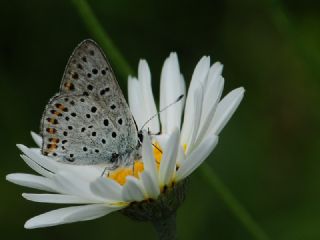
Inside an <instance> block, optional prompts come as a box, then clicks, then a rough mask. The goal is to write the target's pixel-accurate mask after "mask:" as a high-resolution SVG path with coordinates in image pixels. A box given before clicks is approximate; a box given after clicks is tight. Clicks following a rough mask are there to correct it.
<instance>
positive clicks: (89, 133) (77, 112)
mask: <svg viewBox="0 0 320 240" xmlns="http://www.w3.org/2000/svg"><path fill="white" fill-rule="evenodd" d="M41 134H42V137H43V146H42V153H43V154H44V155H47V156H49V157H52V158H54V159H56V160H57V161H62V162H65V163H70V164H77V165H92V164H105V165H107V166H109V168H110V169H112V168H115V167H116V166H120V165H130V164H132V163H133V161H134V160H135V159H138V158H140V157H141V153H140V152H141V141H140V140H139V136H138V135H139V131H138V129H137V127H136V124H135V122H134V119H133V116H132V114H131V112H130V109H129V107H128V104H127V102H126V100H125V98H124V96H123V94H122V91H121V89H120V87H119V85H118V83H117V81H116V79H115V76H114V73H113V71H112V69H111V66H110V64H109V63H108V61H107V59H106V57H105V55H104V54H103V52H102V50H101V49H100V48H99V47H98V46H97V44H96V43H94V42H93V41H92V40H85V41H83V42H82V43H80V44H79V45H78V47H77V48H76V49H75V50H74V52H73V54H72V55H71V57H70V59H69V62H68V64H67V67H66V70H65V73H64V76H63V79H62V82H61V85H60V91H59V93H58V94H57V95H55V96H54V97H53V98H52V99H51V100H50V101H49V103H48V104H47V106H46V108H45V111H44V113H43V117H42V120H41Z"/></svg>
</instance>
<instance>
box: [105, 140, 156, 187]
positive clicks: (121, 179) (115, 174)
mask: <svg viewBox="0 0 320 240" xmlns="http://www.w3.org/2000/svg"><path fill="white" fill-rule="evenodd" d="M153 155H154V158H155V162H156V166H157V169H158V170H159V168H160V162H161V159H162V150H161V147H160V145H159V144H158V143H155V144H154V145H153ZM143 170H144V166H143V162H142V161H141V160H140V159H139V160H135V162H134V164H133V166H132V167H120V168H117V169H116V170H114V171H112V172H110V173H109V175H108V177H109V178H111V179H113V180H115V181H116V182H118V183H119V184H121V185H124V184H125V183H126V181H127V176H134V177H136V178H139V177H140V173H142V172H143Z"/></svg>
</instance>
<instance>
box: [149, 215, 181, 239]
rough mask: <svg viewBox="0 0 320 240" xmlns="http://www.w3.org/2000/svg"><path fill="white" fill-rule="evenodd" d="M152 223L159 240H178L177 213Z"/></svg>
mask: <svg viewBox="0 0 320 240" xmlns="http://www.w3.org/2000/svg"><path fill="white" fill-rule="evenodd" d="M152 223H153V226H154V228H155V230H156V232H157V234H158V239H159V240H176V239H177V226H176V214H175V213H174V214H172V215H171V216H169V217H168V218H166V219H161V220H157V221H153V222H152Z"/></svg>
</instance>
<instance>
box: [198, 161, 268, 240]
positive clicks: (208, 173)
mask: <svg viewBox="0 0 320 240" xmlns="http://www.w3.org/2000/svg"><path fill="white" fill-rule="evenodd" d="M203 165H204V166H202V167H201V168H200V169H201V171H202V175H203V177H204V178H205V179H206V181H207V182H208V183H209V184H210V186H211V187H212V188H213V189H214V190H215V191H216V192H217V193H218V195H219V196H220V198H221V199H222V200H223V202H224V203H225V204H226V205H227V206H228V208H229V209H230V211H231V212H232V213H233V214H234V215H235V216H236V218H238V220H239V221H240V222H241V223H242V224H243V226H244V227H245V228H246V229H247V230H248V232H250V233H251V235H252V236H253V237H254V238H255V239H258V240H268V239H269V237H268V236H267V235H266V233H265V232H264V231H263V230H262V229H261V227H260V226H259V225H258V224H257V223H256V222H255V221H254V220H253V218H252V217H251V216H250V214H249V213H248V212H247V211H246V209H245V208H244V207H243V206H242V205H241V203H240V202H239V201H238V200H237V199H236V198H235V197H234V196H233V194H232V193H231V192H230V190H229V189H228V188H227V186H226V185H224V183H223V182H222V180H221V179H220V178H219V177H218V176H217V174H216V173H215V172H214V170H213V169H212V168H211V167H210V166H209V165H208V164H207V163H204V164H203Z"/></svg>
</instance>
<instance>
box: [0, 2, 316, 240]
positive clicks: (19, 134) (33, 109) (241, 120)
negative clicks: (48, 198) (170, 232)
mask: <svg viewBox="0 0 320 240" xmlns="http://www.w3.org/2000/svg"><path fill="white" fill-rule="evenodd" d="M1 3H2V4H1V7H0V30H1V32H0V36H1V37H0V89H1V94H0V108H1V113H0V114H1V115H0V116H1V117H0V126H1V136H2V137H1V138H0V146H1V168H0V173H1V178H0V187H1V198H0V199H1V207H0V229H1V236H2V237H4V236H8V237H9V236H10V239H33V240H37V239H48V240H50V239H55V240H56V239H88V238H90V239H92V240H93V239H153V238H154V233H153V229H152V226H151V225H150V224H146V223H137V222H133V221H131V220H129V219H127V218H125V217H123V216H122V215H120V214H118V213H115V214H112V215H110V216H106V217H103V218H100V219H98V220H94V221H89V222H83V223H75V224H71V225H64V226H58V227H52V228H45V229H35V230H25V229H24V228H23V224H24V222H25V221H26V220H27V219H29V218H31V217H32V216H35V215H37V214H40V213H43V212H45V211H48V210H51V209H55V208H57V207H58V206H57V205H52V204H39V203H33V202H28V201H26V200H24V199H22V197H21V193H22V192H32V190H29V189H26V188H23V187H19V186H17V185H13V184H11V183H8V182H6V181H5V175H6V174H8V173H12V172H30V173H31V171H30V169H29V168H28V167H27V166H26V165H25V164H24V162H23V161H22V159H20V157H19V151H18V149H17V148H16V146H15V144H16V143H23V144H26V145H27V146H34V143H33V141H32V139H31V137H30V134H29V132H30V131H31V130H33V131H37V132H38V130H39V122H40V117H41V114H42V111H43V109H44V107H45V105H46V103H47V101H48V100H49V98H50V97H51V96H53V94H54V93H56V92H57V91H58V87H59V83H60V79H61V76H62V73H63V70H64V67H65V64H66V61H67V59H68V57H69V55H70V54H71V52H72V50H73V48H74V47H75V46H76V45H77V44H78V43H79V42H80V41H82V40H83V39H85V38H90V37H91V36H90V33H89V31H88V30H87V29H86V28H85V26H84V24H83V21H82V19H81V18H80V16H79V14H78V12H77V11H76V9H75V8H74V6H73V4H72V3H71V2H70V1H40V0H38V1H35V0H32V1H31V0H30V1H17V0H10V1H9V0H3V1H1ZM89 4H90V6H91V7H92V8H93V10H94V12H95V13H96V15H97V17H98V19H99V20H100V21H101V23H102V25H103V26H104V27H105V29H106V30H107V31H108V33H109V34H110V35H111V37H112V38H113V40H114V42H115V43H116V45H117V46H118V47H119V49H120V50H121V52H122V53H123V54H124V56H125V57H126V58H127V60H128V62H129V63H130V64H131V66H133V67H134V69H137V64H138V61H139V59H140V58H145V59H147V60H148V63H149V65H150V67H151V71H152V77H153V87H154V93H155V96H156V98H158V96H159V91H158V85H159V78H160V71H161V67H162V63H163V61H164V59H165V58H166V57H167V56H168V55H169V53H170V51H176V52H177V53H178V56H179V60H180V66H181V71H182V72H183V73H184V76H185V79H186V80H187V81H189V80H190V78H191V74H192V72H193V69H194V66H195V64H196V63H197V61H198V60H199V59H200V58H201V56H203V55H210V56H211V59H212V61H218V60H219V61H221V62H222V63H223V64H224V65H225V69H224V74H223V75H224V77H225V79H226V84H225V85H226V86H225V93H227V92H228V91H230V90H231V89H233V88H236V87H239V86H244V87H245V88H246V94H245V98H244V100H243V102H242V104H241V105H240V108H239V109H238V111H237V112H236V114H235V115H234V117H233V118H232V120H231V121H230V123H229V124H228V125H227V127H226V128H225V129H224V131H223V132H222V134H221V137H220V143H219V145H218V147H217V148H216V150H215V151H214V153H213V154H212V155H211V157H210V159H208V160H207V162H208V163H209V164H210V165H211V166H212V167H213V168H214V169H215V171H216V172H217V173H218V175H219V176H220V177H221V179H223V181H224V183H225V184H226V185H227V186H228V187H229V188H230V189H231V191H232V192H233V193H234V194H235V196H236V197H237V199H238V200H239V201H240V202H241V203H242V204H243V205H244V206H245V207H246V208H247V210H248V211H249V212H250V213H251V214H252V216H253V218H254V219H255V220H256V221H257V222H258V223H259V224H260V225H261V226H262V228H263V229H264V230H265V232H267V234H268V235H269V236H270V239H290V240H291V239H303V240H305V239H308V240H309V239H320V187H319V186H320V174H319V172H320V138H319V133H320V131H319V130H320V129H319V120H320V113H319V109H320V108H319V106H318V105H319V104H320V94H319V91H320V2H319V1H312V0H305V1H298V0H294V1H293V0H290V1H289V0H287V1H282V2H279V1H273V0H264V1H253V0H244V1H236V0H234V1H232V0H225V1H223V0H220V1H217V0H216V1H209V0H197V1H189V0H186V1H168V0H164V1H147V0H138V1H129V0H110V1H103V0H96V1H93V0H92V1H89ZM118 80H119V81H120V82H121V86H122V88H123V89H126V79H121V78H120V77H119V79H118ZM125 92H126V91H125ZM178 231H179V236H180V239H228V240H230V239H231V240H232V239H253V238H252V236H251V235H250V234H249V233H248V232H247V230H246V229H245V228H244V227H243V226H242V224H241V223H240V222H239V221H238V220H237V219H236V218H235V217H234V215H233V214H232V213H231V212H230V211H229V209H228V208H227V207H226V205H225V204H224V203H223V201H221V199H220V198H219V196H218V195H217V193H216V192H215V191H214V190H213V189H212V188H210V186H209V184H208V183H207V182H206V181H205V180H204V178H203V177H202V175H201V173H200V172H199V171H197V172H196V173H195V174H193V176H192V178H191V184H190V187H189V193H188V196H187V200H186V202H185V204H184V205H183V206H182V207H181V208H180V210H179V213H178Z"/></svg>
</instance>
